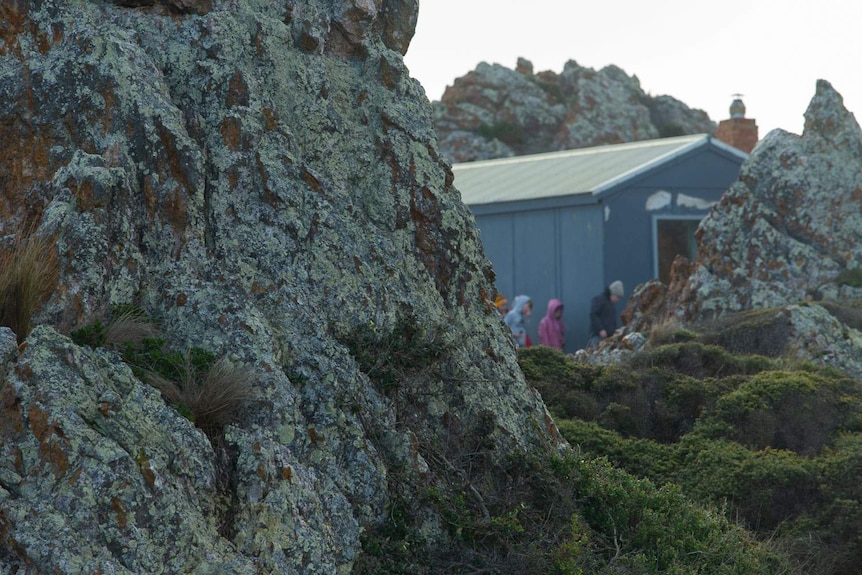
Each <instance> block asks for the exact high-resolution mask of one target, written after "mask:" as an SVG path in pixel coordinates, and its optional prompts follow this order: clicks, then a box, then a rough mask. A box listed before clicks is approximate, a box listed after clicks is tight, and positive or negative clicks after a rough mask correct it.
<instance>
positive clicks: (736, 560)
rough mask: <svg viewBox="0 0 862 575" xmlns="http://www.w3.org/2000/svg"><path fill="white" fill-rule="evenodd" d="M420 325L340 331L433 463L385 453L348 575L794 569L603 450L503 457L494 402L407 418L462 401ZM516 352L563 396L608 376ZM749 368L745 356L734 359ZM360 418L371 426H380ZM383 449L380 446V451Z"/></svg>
mask: <svg viewBox="0 0 862 575" xmlns="http://www.w3.org/2000/svg"><path fill="white" fill-rule="evenodd" d="M417 321H418V320H417V318H415V317H410V316H405V317H402V318H401V319H400V320H399V321H397V322H394V323H393V325H392V326H390V327H389V328H386V329H384V328H383V327H381V326H368V327H367V328H362V329H357V330H356V332H354V333H351V334H348V335H347V336H345V337H344V338H343V339H344V343H345V344H346V345H347V346H348V349H350V350H351V353H352V354H353V355H354V356H355V357H356V358H357V361H358V364H359V365H360V368H361V369H362V370H363V371H364V372H366V373H367V374H368V376H369V378H370V379H371V380H372V381H374V382H375V384H376V385H377V387H378V390H379V391H381V392H382V393H384V394H386V396H387V397H388V398H389V399H390V400H391V401H392V402H393V411H394V412H395V413H397V414H399V415H398V417H399V421H401V425H402V426H404V427H406V428H409V429H410V430H411V431H412V432H413V435H414V437H415V438H416V440H415V443H414V445H413V446H412V448H411V449H412V450H413V452H414V454H415V455H414V456H415V457H417V458H421V459H422V461H424V462H425V464H427V467H428V471H427V472H426V473H423V474H419V475H417V474H416V473H415V471H413V470H412V468H411V467H410V466H408V467H407V468H405V467H404V466H403V464H399V462H398V459H397V458H393V459H391V460H390V461H388V466H387V467H388V473H389V477H390V501H389V510H388V513H387V517H386V520H385V521H384V522H383V523H382V524H380V525H378V526H377V527H376V528H375V529H369V530H366V531H365V533H364V534H363V538H362V547H363V551H364V552H363V554H362V555H360V556H359V557H358V558H357V561H356V562H355V564H354V568H353V573H354V575H366V574H383V573H385V574H405V575H406V574H410V575H417V574H431V573H464V574H467V573H498V574H518V575H585V574H605V575H611V574H613V575H625V574H632V575H634V574H638V575H642V574H660V573H662V574H665V573H667V574H671V573H673V574H689V573H703V574H707V573H710V574H711V573H716V574H721V573H727V574H731V573H732V574H751V575H755V574H756V575H763V574H770V573H775V574H778V573H790V572H791V571H790V569H791V567H790V562H789V561H788V560H787V559H786V558H785V557H784V555H783V554H782V553H780V552H776V551H774V550H772V549H770V548H769V547H768V546H767V545H765V544H763V543H762V542H760V541H758V540H757V539H756V538H754V537H753V536H752V535H751V533H749V532H748V531H746V530H745V529H744V528H743V527H741V526H740V525H739V524H738V523H737V522H736V521H735V520H733V519H731V518H729V517H728V516H727V515H726V513H725V507H724V506H723V505H721V504H718V505H707V506H702V505H696V504H694V503H692V502H691V501H690V500H689V499H688V498H687V497H686V495H685V493H684V492H683V491H682V490H681V489H680V488H679V487H678V486H676V485H674V484H672V483H670V482H664V483H663V484H659V483H657V482H655V481H652V480H651V479H648V478H645V477H643V476H641V477H638V476H637V475H635V474H633V473H629V472H627V471H625V470H623V469H622V468H621V467H619V466H615V465H613V464H612V460H611V459H610V458H608V457H604V456H600V455H591V454H588V453H586V452H585V451H581V452H580V453H579V452H577V451H575V450H567V451H565V452H558V451H557V450H556V449H555V448H554V447H553V446H551V445H548V446H547V449H546V450H539V451H533V452H524V453H520V454H517V453H515V454H512V453H508V454H505V452H503V451H501V449H500V445H499V444H498V439H496V438H497V437H498V435H499V429H498V425H497V423H496V422H497V415H496V414H494V413H492V412H491V411H490V410H486V411H483V412H480V413H477V414H476V416H475V417H474V418H471V419H470V420H467V419H463V420H461V419H458V418H455V417H449V415H448V414H444V415H443V427H444V430H443V431H442V432H441V433H440V434H436V433H434V432H429V430H428V429H427V428H423V427H422V425H421V422H420V419H421V418H419V417H418V416H416V415H413V414H415V413H417V412H422V411H423V409H422V407H421V406H423V404H424V403H426V402H427V401H428V398H429V396H433V395H435V394H440V395H443V396H446V397H452V398H457V397H458V390H457V389H443V387H445V386H446V385H452V386H457V385H461V383H459V382H460V380H457V378H456V379H455V380H454V381H455V383H450V384H447V383H446V382H447V380H448V379H449V378H447V377H446V374H445V373H443V372H442V371H440V370H438V369H432V368H431V367H430V366H432V365H440V361H441V358H442V356H445V354H446V353H447V350H448V349H449V345H448V344H447V343H446V342H444V341H441V340H440V337H441V334H440V333H439V332H438V331H437V330H433V329H422V328H420V326H419V325H418V323H417ZM531 358H533V359H534V361H532V362H531V361H530V359H531ZM523 360H524V363H523V365H524V369H525V371H528V370H530V369H533V368H534V371H533V373H532V374H531V375H530V377H531V379H532V380H535V381H537V382H548V383H551V382H558V383H559V387H558V391H559V393H560V395H561V396H563V395H566V393H567V392H566V390H565V389H564V388H566V387H568V386H570V385H572V386H573V388H577V387H579V386H580V387H582V386H583V384H584V383H585V382H587V381H593V380H595V379H596V378H597V377H600V376H601V374H602V373H603V370H602V369H601V368H595V367H587V366H579V365H577V364H574V363H572V362H570V361H569V360H568V359H566V358H565V356H563V355H562V354H556V355H553V354H547V353H545V352H543V351H542V350H541V349H540V348H536V351H535V352H533V355H525V356H523ZM757 361H758V362H760V361H761V360H757ZM755 363H756V362H755ZM761 363H762V362H761ZM758 365H760V363H758ZM755 370H756V368H755V367H752V366H749V364H748V362H746V361H743V362H741V363H740V365H739V367H738V369H737V371H740V372H746V373H747V372H749V371H755ZM570 382H577V383H570ZM632 385H635V384H634V382H630V380H629V379H628V378H627V377H626V376H625V374H624V373H622V372H619V373H616V374H615V379H613V381H610V382H608V383H607V387H608V393H611V389H615V388H619V389H624V388H625V389H628V387H631V386H632ZM632 392H633V394H634V395H636V393H634V389H633V388H632ZM582 400H583V401H582ZM453 401H457V399H453ZM600 401H601V400H599V399H595V400H593V401H590V400H588V399H587V398H586V395H584V394H582V393H579V392H578V391H577V390H576V389H575V390H574V391H573V393H572V394H571V396H570V397H569V400H568V403H570V404H571V405H570V407H571V408H572V409H574V410H575V411H578V410H583V409H586V410H587V411H591V410H592V411H591V412H595V413H601V412H602V411H603V410H602V409H601V406H599V405H598V402H600ZM620 405H622V404H620ZM692 419H694V418H693V417H692ZM366 424H367V425H368V427H369V429H370V430H371V431H372V433H371V435H372V436H373V435H374V434H373V429H374V422H366ZM606 433H611V432H609V431H608V432H606ZM381 452H382V453H383V454H384V456H386V453H387V449H385V448H384V449H381Z"/></svg>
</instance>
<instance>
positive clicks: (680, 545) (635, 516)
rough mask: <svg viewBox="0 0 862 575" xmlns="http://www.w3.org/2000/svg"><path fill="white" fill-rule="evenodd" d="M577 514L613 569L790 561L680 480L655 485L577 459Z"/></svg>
mask: <svg viewBox="0 0 862 575" xmlns="http://www.w3.org/2000/svg"><path fill="white" fill-rule="evenodd" d="M575 478H576V480H575V486H576V489H577V490H578V493H580V494H581V497H582V500H581V501H582V507H581V513H582V516H583V518H584V520H585V521H586V523H587V524H589V525H590V526H591V528H592V529H593V530H594V531H595V534H594V535H593V536H592V537H591V539H592V541H593V542H594V545H595V546H596V547H597V548H598V549H599V550H602V551H603V553H604V555H605V556H606V557H607V558H608V559H609V560H612V562H613V564H614V567H615V569H616V570H615V571H613V572H614V573H679V574H683V573H727V574H730V573H737V574H742V573H752V574H754V573H759V574H762V573H787V572H788V571H789V569H790V565H789V563H788V562H787V561H786V560H785V559H784V558H782V557H781V556H779V555H777V554H775V553H772V552H771V551H769V550H768V549H767V548H766V547H764V546H763V545H761V544H759V543H757V542H756V541H755V540H754V539H753V538H752V537H751V536H750V535H749V534H747V533H746V532H745V531H744V530H743V529H742V528H740V527H737V526H736V525H734V524H731V523H730V522H728V521H727V520H726V519H725V517H724V513H723V511H722V510H720V509H710V508H700V507H697V506H695V505H693V504H692V503H691V502H690V500H688V499H687V498H686V497H685V496H684V495H683V493H682V492H681V490H680V489H679V487H676V486H674V485H671V484H667V485H664V486H662V487H656V486H655V485H654V484H653V483H652V482H650V481H649V480H645V479H637V478H635V477H632V476H631V475H629V474H627V473H626V472H624V471H622V470H620V469H618V468H616V467H613V466H611V465H610V463H608V461H607V460H605V459H602V458H598V459H591V458H582V459H580V460H579V465H578V472H577V473H576V474H575Z"/></svg>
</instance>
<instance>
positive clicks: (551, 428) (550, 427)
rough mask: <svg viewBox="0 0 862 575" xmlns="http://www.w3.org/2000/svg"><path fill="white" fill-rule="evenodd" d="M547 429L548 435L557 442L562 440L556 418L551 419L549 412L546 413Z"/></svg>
mask: <svg viewBox="0 0 862 575" xmlns="http://www.w3.org/2000/svg"><path fill="white" fill-rule="evenodd" d="M545 429H546V430H547V431H548V435H550V436H551V439H553V440H554V441H556V442H559V441H560V438H561V435H560V430H559V429H557V424H556V423H554V420H553V419H551V416H550V415H548V414H547V412H546V413H545Z"/></svg>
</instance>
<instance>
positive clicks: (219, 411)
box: [70, 306, 255, 439]
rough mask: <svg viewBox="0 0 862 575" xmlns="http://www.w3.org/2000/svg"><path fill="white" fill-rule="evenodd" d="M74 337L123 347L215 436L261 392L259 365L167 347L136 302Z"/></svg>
mask: <svg viewBox="0 0 862 575" xmlns="http://www.w3.org/2000/svg"><path fill="white" fill-rule="evenodd" d="M70 337H71V339H72V341H74V342H75V343H77V344H78V345H87V346H89V347H105V348H109V349H114V350H116V351H118V352H119V353H121V354H122V356H123V360H124V361H125V362H126V363H127V364H128V365H129V367H131V368H132V371H133V372H134V373H135V375H136V376H137V377H138V378H140V379H141V380H142V381H145V382H146V383H148V384H150V385H152V386H153V387H155V388H156V389H158V390H159V391H160V392H161V393H162V397H164V398H165V401H167V402H168V403H169V404H170V405H172V406H173V407H174V408H175V409H176V410H177V411H179V413H180V414H182V415H183V416H184V417H186V418H188V419H189V420H190V421H191V422H192V423H194V424H195V426H197V427H198V428H200V429H201V430H202V431H204V432H205V433H206V434H207V435H208V436H209V437H210V438H211V439H217V438H218V437H219V436H220V435H221V433H222V431H223V429H224V427H225V426H226V425H227V424H229V423H233V422H235V421H237V418H238V414H239V412H240V410H241V408H242V407H243V406H244V405H245V404H246V403H247V402H248V401H249V400H251V399H253V398H254V396H255V393H254V380H255V374H254V372H253V371H251V370H250V369H248V368H244V367H236V366H231V365H229V364H228V363H226V362H225V361H224V360H221V361H216V358H215V356H214V355H213V354H211V353H209V352H207V351H205V350H203V349H200V348H190V349H188V350H187V351H185V352H180V351H176V350H172V349H169V348H167V346H166V340H165V339H164V338H163V337H161V333H160V331H159V329H158V327H157V325H156V322H154V321H153V320H152V319H151V318H149V317H148V316H147V315H146V314H145V313H144V312H143V311H142V310H140V309H138V308H135V307H134V306H118V307H116V308H114V310H112V314H111V318H110V319H108V320H107V321H106V322H104V323H103V322H102V321H101V320H95V321H93V322H92V323H90V324H88V325H86V326H84V327H82V328H80V329H78V330H75V331H73V332H72V333H71V334H70Z"/></svg>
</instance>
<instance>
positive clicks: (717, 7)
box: [405, 0, 862, 137]
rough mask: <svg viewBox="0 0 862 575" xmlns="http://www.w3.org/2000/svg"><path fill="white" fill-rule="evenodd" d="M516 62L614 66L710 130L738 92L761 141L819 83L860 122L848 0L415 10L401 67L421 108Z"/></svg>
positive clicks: (425, 2) (504, 2)
mask: <svg viewBox="0 0 862 575" xmlns="http://www.w3.org/2000/svg"><path fill="white" fill-rule="evenodd" d="M518 57H524V58H526V59H527V60H530V61H531V62H532V63H533V69H534V71H535V72H539V71H542V70H551V71H554V72H557V73H559V72H562V70H563V66H564V64H565V63H566V61H568V60H574V61H576V62H577V63H578V64H579V65H581V66H584V67H588V68H594V69H596V70H599V69H601V68H603V67H605V66H607V65H609V64H615V65H617V66H619V67H620V68H622V69H623V70H624V71H625V72H626V73H627V74H628V75H629V76H631V75H635V76H637V77H638V79H639V80H640V83H641V87H642V88H643V90H644V91H645V92H647V93H649V94H652V95H653V96H659V95H668V96H673V97H674V98H677V99H678V100H681V101H682V102H684V103H685V104H686V105H688V106H689V107H691V108H699V109H701V110H704V111H706V113H707V114H709V117H710V118H711V119H712V120H713V121H715V122H718V121H720V120H723V119H725V118H727V117H729V112H728V108H729V107H730V103H731V101H732V100H733V94H736V93H740V94H742V95H743V101H744V103H745V106H746V117H748V118H754V119H755V120H756V121H757V125H758V127H759V129H760V137H763V136H765V135H766V133H767V132H768V131H770V130H772V129H773V128H782V129H784V130H787V131H789V132H793V133H796V134H800V133H801V132H802V126H803V122H804V119H803V114H804V112H805V109H806V108H807V107H808V103H809V102H810V100H811V97H812V96H813V95H814V91H815V84H816V81H817V80H818V79H821V78H822V79H824V80H828V81H829V82H830V83H831V84H832V86H833V87H834V88H835V89H836V90H837V91H838V92H839V93H840V94H841V95H842V96H843V97H844V104H845V106H846V107H847V108H848V109H849V110H850V111H851V112H853V113H854V115H855V116H856V118H857V120H859V119H860V117H862V116H860V114H862V1H859V0H723V1H721V2H709V3H705V2H699V1H696V0H652V1H650V2H644V1H643V0H638V1H635V0H591V1H589V2H580V1H577V0H530V1H529V2H528V1H525V0H420V6H419V21H418V24H417V26H416V34H415V36H414V37H413V40H412V42H411V43H410V49H409V50H408V52H407V55H406V56H405V62H406V64H407V67H408V68H409V69H410V74H411V76H413V77H414V78H416V79H417V80H419V82H420V83H421V84H422V86H423V87H424V88H425V93H426V95H427V96H428V98H429V99H430V100H439V99H440V97H441V96H442V95H443V91H444V90H445V88H446V86H447V85H451V84H452V83H453V81H454V80H455V78H459V77H461V76H463V75H465V74H466V73H467V72H469V71H471V70H474V69H475V68H476V65H477V64H478V63H479V62H482V61H484V62H487V63H489V64H494V63H497V64H502V65H504V66H506V67H507V68H510V69H514V68H515V65H516V63H517V60H518Z"/></svg>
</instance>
